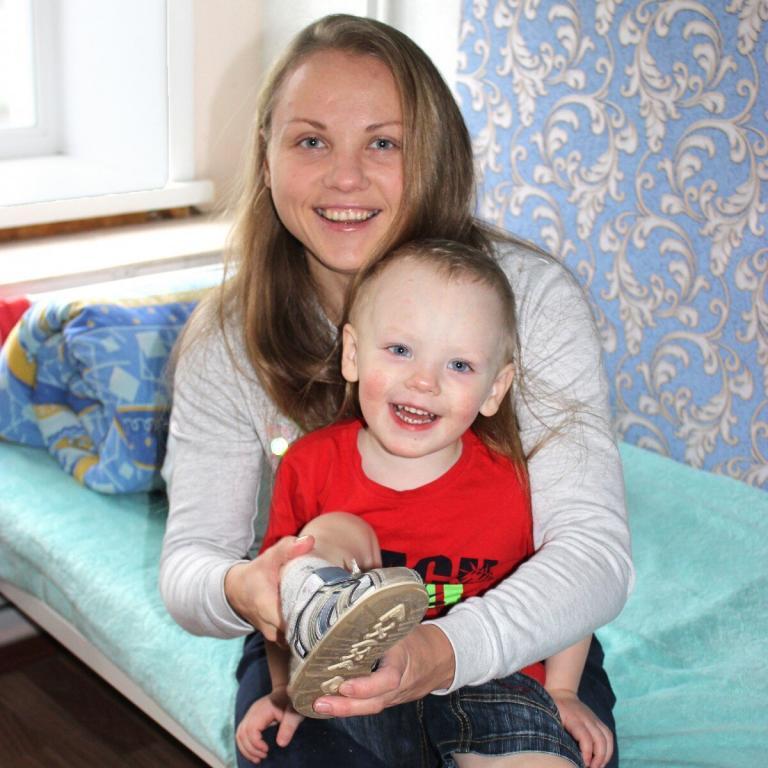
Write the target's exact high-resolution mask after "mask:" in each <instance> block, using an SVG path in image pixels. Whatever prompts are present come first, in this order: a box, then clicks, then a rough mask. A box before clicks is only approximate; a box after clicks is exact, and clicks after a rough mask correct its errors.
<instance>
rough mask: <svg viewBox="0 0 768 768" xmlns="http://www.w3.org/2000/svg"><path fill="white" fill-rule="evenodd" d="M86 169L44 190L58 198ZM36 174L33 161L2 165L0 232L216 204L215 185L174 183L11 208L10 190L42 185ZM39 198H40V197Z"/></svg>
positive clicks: (29, 196)
mask: <svg viewBox="0 0 768 768" xmlns="http://www.w3.org/2000/svg"><path fill="white" fill-rule="evenodd" d="M65 166H66V164H65V163H62V167H65ZM43 167H45V168H46V171H49V170H50V169H51V168H54V169H56V165H51V164H50V163H48V164H47V165H45V166H43ZM85 168H86V166H84V165H81V166H79V168H78V170H77V171H73V170H72V169H71V168H70V169H68V170H66V173H65V175H64V176H63V177H62V178H61V179H57V180H56V182H57V183H54V181H52V180H51V178H49V179H48V182H47V184H46V185H45V188H46V189H48V190H49V191H51V192H50V193H51V196H52V197H54V198H55V196H56V195H55V193H56V190H58V189H60V188H65V189H66V186H65V185H66V184H69V188H71V187H72V181H71V180H72V178H77V176H78V175H80V176H81V178H85V176H86V173H85ZM34 170H35V166H34V164H33V161H15V162H13V163H4V164H3V167H2V177H3V178H2V187H1V188H0V229H9V228H12V227H26V226H32V225H35V224H49V223H51V222H57V221H76V220H79V219H95V218H99V217H101V216H118V215H121V214H124V213H136V212H138V211H160V210H166V209H168V208H183V207H186V206H201V205H203V206H204V205H207V204H208V203H210V202H211V201H212V200H213V194H214V190H213V183H212V182H210V181H207V180H200V181H175V182H171V183H169V184H167V185H166V186H164V187H160V188H158V189H147V190H142V191H139V192H117V193H114V194H99V195H93V196H88V195H86V196H82V197H72V198H69V199H66V198H61V199H51V200H48V201H42V202H27V203H19V204H11V203H10V200H11V197H12V193H11V190H13V189H14V187H16V188H18V189H20V190H22V191H23V190H24V188H25V187H26V186H28V185H29V184H30V183H32V184H40V178H39V177H35V176H34V175H33V176H31V177H30V176H29V175H28V174H34ZM11 171H12V172H11ZM97 171H98V169H97ZM16 175H17V176H18V177H16ZM30 178H32V181H31V182H30V181H29V179H30ZM37 196H38V197H39V193H38V195H37ZM25 197H27V198H32V197H34V195H32V194H31V193H30V194H28V195H23V194H20V199H25ZM17 199H18V198H17Z"/></svg>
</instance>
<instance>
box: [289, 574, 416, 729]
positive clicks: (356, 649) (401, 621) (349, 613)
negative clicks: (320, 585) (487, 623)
mask: <svg viewBox="0 0 768 768" xmlns="http://www.w3.org/2000/svg"><path fill="white" fill-rule="evenodd" d="M390 570H394V569H390ZM403 570H406V569H403ZM428 602H429V598H428V596H427V591H426V589H425V588H424V585H423V584H422V583H421V582H420V581H418V582H417V581H415V580H413V579H412V577H411V578H410V579H409V580H407V581H395V582H394V583H391V584H382V585H381V586H379V587H378V588H377V589H375V590H372V591H371V592H370V593H369V594H367V595H364V596H363V597H362V598H360V600H358V601H357V602H356V603H355V604H354V605H352V606H351V607H350V608H348V609H347V610H346V611H345V612H344V613H343V614H342V615H341V616H340V617H339V619H338V620H337V622H336V623H335V624H334V625H333V626H332V627H331V628H330V629H329V630H328V631H327V632H326V633H325V635H323V637H322V638H321V639H320V641H319V642H318V643H317V645H316V646H315V647H314V648H313V649H312V650H311V651H310V652H309V653H308V654H307V656H306V657H305V658H304V659H302V660H300V661H299V662H298V666H297V668H296V669H295V671H294V672H293V674H292V675H291V680H290V683H289V684H288V695H289V696H290V698H291V701H292V703H293V706H294V708H295V709H296V711H297V712H299V713H301V714H302V715H305V716H306V717H314V718H318V719H325V718H328V717H329V715H321V714H319V713H317V712H315V710H314V709H312V705H313V704H314V702H315V700H316V699H317V698H319V697H320V696H324V695H328V694H335V693H336V692H337V691H338V690H339V686H340V685H341V684H342V683H343V682H344V681H345V680H349V679H351V678H353V677H364V676H365V675H369V674H370V673H371V671H372V670H373V667H374V665H375V664H376V662H377V661H378V660H379V659H380V658H381V657H382V656H383V655H384V654H385V653H386V652H387V651H388V650H389V649H390V648H391V647H392V646H393V645H394V644H395V643H397V642H398V641H399V640H401V639H402V638H403V637H405V636H406V635H407V634H408V633H409V632H410V631H411V630H412V629H413V628H414V627H415V626H416V625H417V624H418V623H419V622H420V621H421V619H422V618H423V616H424V614H425V612H426V610H427V605H428Z"/></svg>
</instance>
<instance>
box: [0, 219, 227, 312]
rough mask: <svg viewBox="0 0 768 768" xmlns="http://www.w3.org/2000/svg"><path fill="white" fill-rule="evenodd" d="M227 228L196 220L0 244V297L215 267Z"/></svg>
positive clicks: (216, 221) (215, 222)
mask: <svg viewBox="0 0 768 768" xmlns="http://www.w3.org/2000/svg"><path fill="white" fill-rule="evenodd" d="M229 228H230V222H229V221H226V220H222V219H219V218H213V217H208V216H199V217H194V218H190V219H182V220H171V221H158V222H152V223H150V224H140V225H134V226H126V227H119V228H117V229H114V230H100V231H96V232H88V233H81V234H75V235H61V236H57V237H50V238H41V239H37V240H25V241H13V242H9V243H4V244H0V275H1V276H2V278H1V279H2V284H0V298H11V297H15V296H35V295H38V294H41V293H50V292H52V291H58V290H62V289H68V288H74V287H78V286H84V285H90V284H94V283H106V282H111V281H113V280H120V279H125V278H131V277H137V276H141V275H151V274H156V273H161V272H170V271H173V270H177V269H187V268H190V267H201V266H206V265H213V264H219V263H221V261H222V254H223V250H224V244H225V240H226V237H227V234H228V232H229Z"/></svg>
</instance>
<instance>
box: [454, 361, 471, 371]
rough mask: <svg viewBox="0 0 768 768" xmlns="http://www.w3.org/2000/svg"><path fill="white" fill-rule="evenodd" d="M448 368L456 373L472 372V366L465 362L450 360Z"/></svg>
mask: <svg viewBox="0 0 768 768" xmlns="http://www.w3.org/2000/svg"><path fill="white" fill-rule="evenodd" d="M448 367H449V368H450V369H451V370H452V371H456V372H457V373H469V372H470V371H471V370H472V366H471V365H470V364H469V363H468V362H467V361H466V360H451V362H450V363H448Z"/></svg>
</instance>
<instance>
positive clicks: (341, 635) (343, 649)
mask: <svg viewBox="0 0 768 768" xmlns="http://www.w3.org/2000/svg"><path fill="white" fill-rule="evenodd" d="M344 316H345V318H346V322H345V323H344V324H343V328H342V334H341V345H342V347H341V371H342V374H343V376H344V378H345V380H346V381H347V395H346V399H345V402H344V405H343V406H342V414H343V416H344V417H345V418H344V419H343V420H341V421H340V422H338V423H336V424H334V425H332V426H330V427H326V428H325V429H321V430H318V431H316V432H313V433H310V434H308V435H306V436H305V437H303V438H301V439H300V440H298V441H297V442H296V443H295V444H294V445H293V446H291V448H290V449H289V451H288V452H287V453H286V454H285V456H284V457H283V459H282V462H281V465H280V467H279V470H278V473H277V478H276V484H275V488H274V493H273V499H272V508H271V511H270V519H269V526H268V529H267V533H266V536H265V540H264V548H266V547H269V546H271V545H272V544H274V543H275V542H276V541H278V540H279V539H280V538H281V537H282V536H286V535H294V534H296V533H298V532H301V533H302V535H311V536H313V537H314V542H315V545H314V551H313V553H312V554H311V555H308V556H305V557H299V558H297V559H295V560H293V561H291V562H290V563H288V564H287V565H286V566H285V568H284V570H283V572H282V575H281V601H282V608H283V616H284V617H285V619H286V628H287V629H286V636H287V641H288V645H289V647H290V666H291V673H290V675H289V654H288V652H287V651H285V650H283V649H280V648H278V647H277V646H274V645H271V646H268V654H269V662H270V673H271V675H272V687H273V690H272V693H271V695H269V696H266V697H263V698H262V699H259V700H258V701H257V702H255V703H254V704H253V706H252V707H251V709H250V710H249V712H248V714H247V715H246V717H245V718H244V719H243V721H242V722H241V724H240V727H239V728H238V732H237V741H238V746H239V748H240V750H241V752H243V754H244V755H245V756H246V757H248V758H249V759H250V760H252V761H253V762H259V761H260V760H261V759H263V758H264V757H265V756H266V754H267V744H266V742H265V741H264V739H263V737H262V733H263V731H264V730H265V729H266V728H267V727H268V726H270V725H271V724H273V723H275V722H278V723H279V724H280V725H279V729H278V734H277V743H278V744H279V745H280V746H285V745H287V744H288V743H289V742H290V740H291V738H292V736H293V733H294V732H295V730H296V728H297V727H298V725H299V723H300V722H301V719H302V715H307V716H310V717H318V716H319V715H318V714H317V713H315V712H314V711H313V709H312V704H313V702H314V701H315V700H316V699H317V698H318V697H320V696H322V695H325V694H329V693H336V692H337V691H338V689H339V686H340V685H341V684H342V683H343V682H344V681H345V680H347V679H350V678H354V677H360V676H362V675H365V674H368V673H370V672H371V669H372V667H373V665H374V664H375V662H376V661H377V659H379V658H380V657H381V656H382V655H383V654H384V653H385V652H386V650H388V649H389V648H390V647H391V646H392V645H393V644H394V643H395V642H397V641H398V640H399V639H401V638H402V637H403V636H405V634H407V632H409V631H410V630H411V629H412V628H413V626H415V625H416V624H417V623H418V622H419V621H420V620H421V619H422V617H423V615H424V613H425V612H427V616H428V618H434V617H437V616H439V615H441V614H443V613H445V612H446V611H447V610H448V609H449V608H450V606H451V605H453V604H455V603H456V602H458V601H459V600H465V599H467V598H469V597H472V596H475V595H482V594H484V593H485V592H486V591H487V590H489V589H490V588H492V587H493V586H495V585H496V584H498V583H499V582H501V581H502V580H503V579H504V578H505V577H507V576H508V575H509V574H510V573H511V572H512V571H514V570H515V568H517V567H518V566H519V565H520V564H521V563H522V562H524V561H525V560H526V559H527V558H528V557H529V556H530V555H531V554H532V553H533V537H532V523H531V513H530V504H529V494H528V488H527V482H526V473H525V460H524V456H523V452H522V448H521V445H520V440H519V435H518V433H517V428H516V422H515V417H514V410H513V406H512V402H511V398H510V397H509V396H508V393H509V390H510V387H511V385H512V381H513V378H514V374H515V368H514V364H515V363H514V361H515V349H516V323H515V308H514V299H513V296H512V292H511V289H510V287H509V284H508V281H507V279H506V277H505V275H504V273H503V271H502V270H501V269H500V268H499V266H498V265H497V264H496V263H495V262H494V261H493V260H492V259H491V258H490V257H488V256H486V255H485V254H483V253H481V252H479V251H476V250H474V249H471V248H468V247H466V246H460V245H458V244H455V243H450V242H447V241H424V242H420V243H411V244H408V245H406V246H403V247H401V248H399V249H398V250H396V251H395V252H393V253H391V254H388V255H387V256H385V257H384V258H383V259H381V260H379V261H377V262H375V263H373V264H371V265H370V266H368V267H367V268H365V269H364V270H362V271H361V272H360V273H359V274H358V275H357V277H356V279H355V281H354V282H353V285H352V287H351V290H350V293H349V297H348V301H347V307H346V312H345V315H344ZM382 564H383V565H384V566H385V567H381V566H382ZM359 569H362V572H361V571H360V570H359ZM422 581H423V582H424V583H422ZM588 646H589V638H587V639H586V640H584V641H582V642H581V643H578V644H577V645H575V646H573V647H571V648H569V649H567V650H565V651H563V652H562V653H560V654H557V655H555V656H553V657H551V658H549V659H547V660H546V662H544V663H538V664H534V665H532V666H530V667H527V668H526V669H524V670H522V672H523V673H525V674H526V675H528V676H529V677H532V678H533V679H535V680H537V681H538V682H539V683H541V684H542V685H544V686H545V687H546V689H547V691H549V693H550V695H551V696H552V698H553V699H554V700H555V703H556V704H557V706H558V709H559V712H560V715H561V718H562V720H563V724H564V726H565V728H566V729H567V730H568V732H569V733H570V734H571V736H572V737H573V738H574V739H575V740H576V741H577V742H578V744H579V748H580V749H581V753H582V758H583V760H584V763H585V764H586V765H590V766H594V768H600V767H601V766H602V765H604V764H605V762H607V760H608V759H609V757H610V753H611V744H610V734H609V732H608V729H607V728H605V726H603V725H602V723H600V721H599V720H598V719H597V718H596V717H595V716H594V715H593V714H592V712H591V711H590V710H589V709H588V708H587V707H585V706H584V705H582V704H581V703H580V701H579V700H578V698H577V696H576V690H577V688H578V684H579V681H580V677H581V673H582V670H583V665H584V661H585V658H586V654H587V649H588ZM289 677H290V683H289ZM436 698H439V697H436ZM299 713H300V714H299ZM601 739H603V740H604V741H605V740H607V741H605V746H604V747H601V746H599V745H598V742H599V741H600V740H601ZM459 757H460V756H459V755H457V756H456V759H457V762H458V763H459V765H462V762H461V760H459ZM484 764H487V765H489V766H490V765H494V764H495V763H494V761H493V760H492V759H491V760H490V761H488V762H487V763H484Z"/></svg>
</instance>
